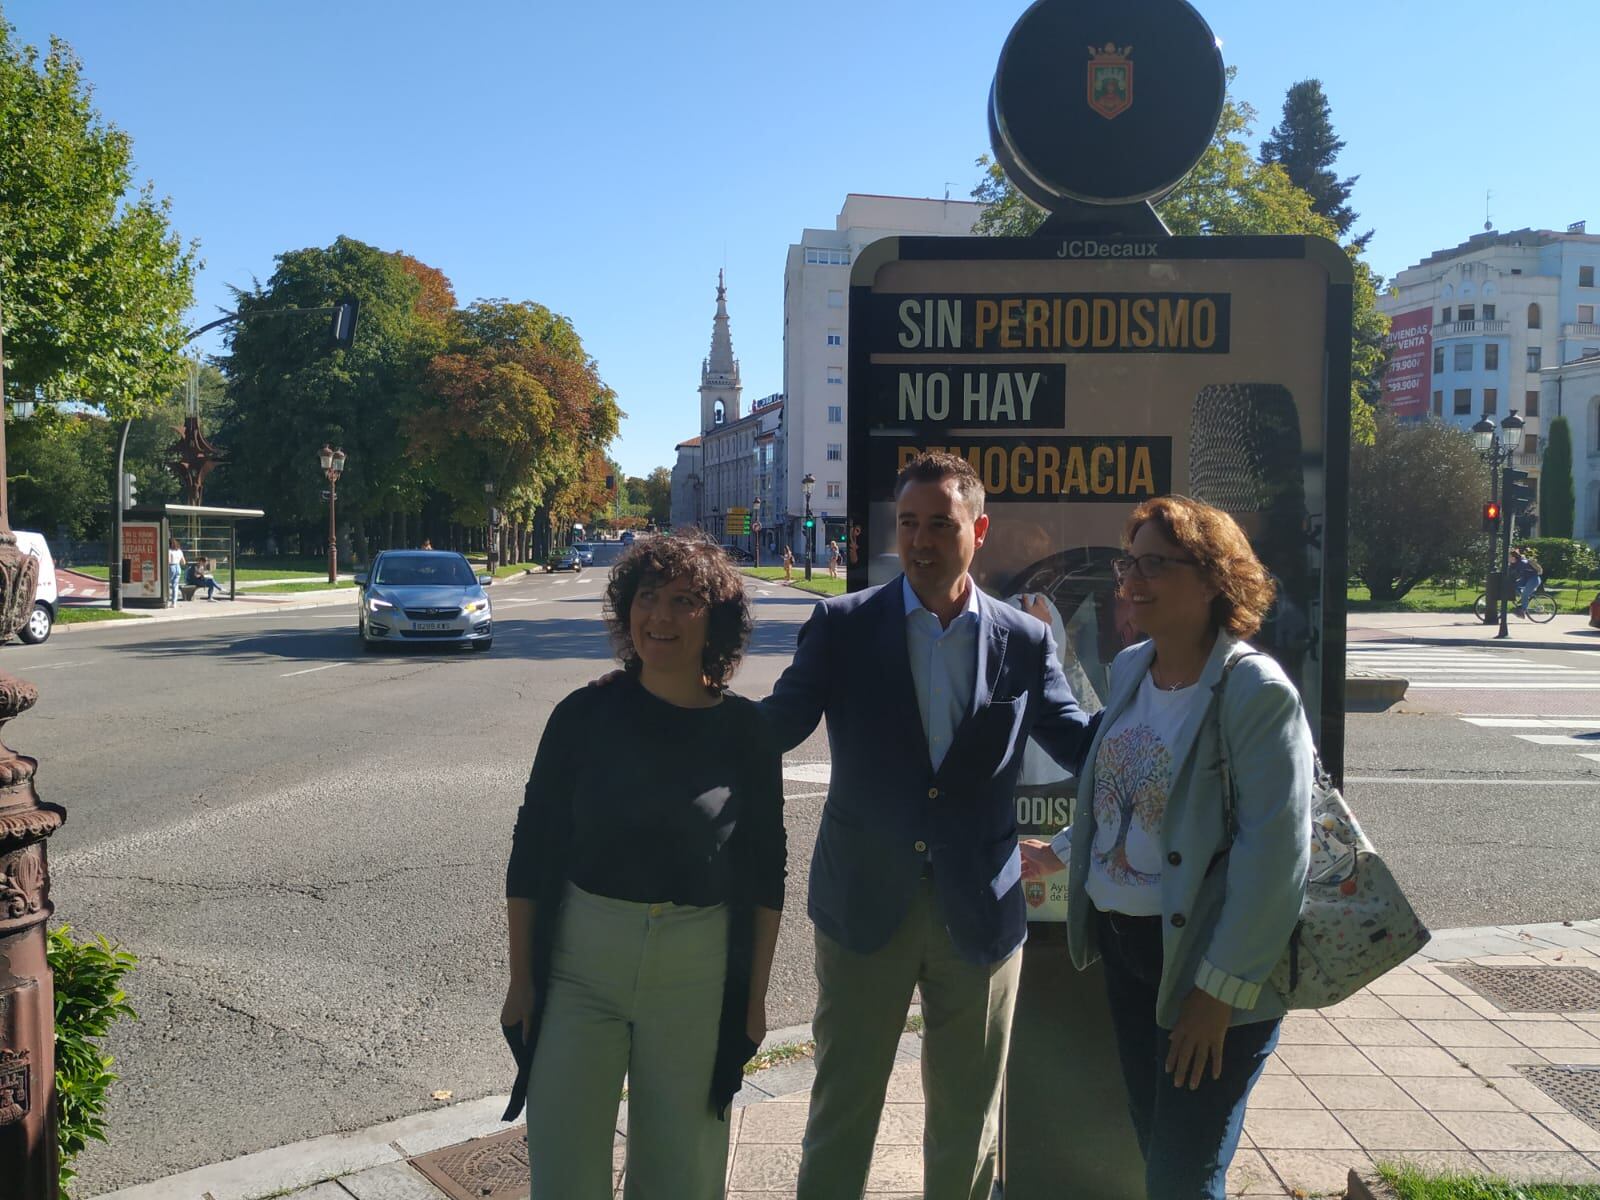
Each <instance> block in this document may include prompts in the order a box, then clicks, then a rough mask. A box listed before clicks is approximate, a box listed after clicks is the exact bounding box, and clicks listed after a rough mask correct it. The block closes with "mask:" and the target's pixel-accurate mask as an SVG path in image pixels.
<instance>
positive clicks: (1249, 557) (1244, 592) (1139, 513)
mask: <svg viewBox="0 0 1600 1200" xmlns="http://www.w3.org/2000/svg"><path fill="white" fill-rule="evenodd" d="M1147 521H1154V522H1155V523H1156V526H1157V528H1159V529H1160V530H1161V532H1162V534H1163V535H1165V537H1166V539H1167V540H1168V541H1169V542H1171V543H1173V544H1174V545H1176V546H1181V547H1182V548H1183V549H1184V550H1186V551H1187V552H1188V553H1189V554H1190V555H1191V556H1193V557H1194V558H1195V559H1196V560H1198V561H1199V563H1200V568H1199V569H1200V573H1201V574H1202V575H1203V576H1204V577H1205V580H1206V582H1207V583H1209V584H1210V585H1211V586H1212V587H1214V588H1216V589H1217V596H1216V599H1214V600H1213V601H1212V602H1211V620H1212V623H1213V624H1215V625H1216V626H1217V627H1218V628H1219V629H1226V630H1227V631H1228V632H1229V633H1231V634H1232V635H1233V636H1234V637H1236V638H1247V637H1252V636H1254V634H1255V633H1256V631H1257V630H1259V629H1260V628H1261V622H1262V621H1263V620H1264V619H1265V618H1266V615H1267V611H1268V610H1269V609H1270V608H1271V607H1272V598H1273V596H1274V595H1275V594H1276V592H1277V585H1276V584H1274V583H1273V582H1272V577H1271V576H1270V575H1268V574H1267V569H1266V568H1265V567H1264V566H1262V565H1261V560H1260V559H1259V558H1257V557H1256V552H1255V551H1254V550H1253V549H1252V548H1251V546H1250V539H1249V538H1247V537H1245V535H1244V530H1242V529H1240V528H1239V523H1238V522H1237V521H1235V520H1234V519H1233V518H1232V517H1230V516H1229V515H1228V514H1227V513H1225V512H1223V511H1222V510H1221V509H1220V508H1213V507H1212V506H1211V505H1209V504H1206V503H1204V502H1203V501H1200V500H1191V499H1190V498H1189V497H1188V496H1157V497H1156V498H1155V499H1154V500H1146V501H1145V502H1144V503H1143V504H1141V505H1139V507H1138V508H1136V509H1134V510H1133V512H1131V513H1130V514H1128V524H1127V526H1126V528H1124V529H1123V531H1122V548H1123V549H1124V550H1126V549H1128V548H1129V547H1130V546H1131V545H1132V543H1133V538H1134V535H1135V534H1137V533H1138V532H1139V529H1140V527H1141V526H1143V525H1144V524H1145V523H1146V522H1147Z"/></svg>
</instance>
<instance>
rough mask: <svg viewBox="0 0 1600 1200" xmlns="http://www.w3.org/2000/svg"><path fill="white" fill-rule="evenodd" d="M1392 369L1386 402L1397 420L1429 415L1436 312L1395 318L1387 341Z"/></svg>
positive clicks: (1388, 374)
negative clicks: (1434, 317)
mask: <svg viewBox="0 0 1600 1200" xmlns="http://www.w3.org/2000/svg"><path fill="white" fill-rule="evenodd" d="M1385 344H1386V345H1387V346H1388V347H1389V368H1388V370H1386V371H1385V372H1384V374H1383V402H1384V404H1385V405H1386V406H1387V407H1388V409H1389V411H1390V412H1392V413H1393V414H1394V415H1395V416H1397V417H1412V418H1421V417H1425V416H1427V415H1428V380H1429V378H1430V376H1431V373H1432V370H1433V308H1432V306H1431V305H1430V306H1429V307H1427V308H1418V309H1414V310H1413V311H1411V312H1407V313H1401V314H1400V315H1399V316H1397V317H1395V318H1394V320H1393V321H1392V322H1391V323H1390V326H1389V336H1388V338H1387V339H1385Z"/></svg>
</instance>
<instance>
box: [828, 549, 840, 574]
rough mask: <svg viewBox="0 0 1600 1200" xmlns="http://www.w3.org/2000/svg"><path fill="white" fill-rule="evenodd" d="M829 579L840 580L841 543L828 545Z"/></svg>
mask: <svg viewBox="0 0 1600 1200" xmlns="http://www.w3.org/2000/svg"><path fill="white" fill-rule="evenodd" d="M828 578H829V579H837V578H839V543H838V542H829V543H828Z"/></svg>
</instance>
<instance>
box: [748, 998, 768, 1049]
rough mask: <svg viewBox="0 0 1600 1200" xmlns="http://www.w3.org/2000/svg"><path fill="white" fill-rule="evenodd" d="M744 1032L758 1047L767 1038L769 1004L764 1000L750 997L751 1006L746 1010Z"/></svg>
mask: <svg viewBox="0 0 1600 1200" xmlns="http://www.w3.org/2000/svg"><path fill="white" fill-rule="evenodd" d="M744 1032H745V1036H746V1037H748V1038H749V1039H750V1040H751V1041H752V1042H754V1043H755V1044H756V1045H757V1046H758V1047H759V1046H760V1045H761V1039H762V1038H764V1037H766V1036H767V1002H766V1000H765V999H764V998H763V999H760V1000H758V999H756V997H754V996H751V997H750V1006H749V1007H748V1008H747V1009H746V1010H745V1017H744Z"/></svg>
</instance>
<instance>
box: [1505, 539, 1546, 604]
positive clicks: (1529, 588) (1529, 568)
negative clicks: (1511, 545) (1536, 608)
mask: <svg viewBox="0 0 1600 1200" xmlns="http://www.w3.org/2000/svg"><path fill="white" fill-rule="evenodd" d="M1506 573H1507V574H1508V575H1509V576H1510V578H1511V586H1512V587H1514V588H1516V589H1517V606H1516V607H1515V608H1514V609H1512V610H1511V611H1512V612H1514V613H1516V614H1517V616H1519V617H1521V618H1523V619H1524V620H1526V619H1527V617H1528V601H1529V600H1530V599H1531V598H1532V596H1533V594H1534V593H1535V592H1537V591H1538V590H1539V585H1540V584H1541V583H1543V582H1544V571H1543V569H1542V568H1540V566H1539V564H1538V562H1537V561H1536V560H1535V559H1534V558H1533V556H1532V555H1531V554H1529V555H1525V554H1523V552H1522V551H1520V550H1513V551H1512V552H1511V562H1510V564H1509V565H1508V566H1507V568H1506Z"/></svg>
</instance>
